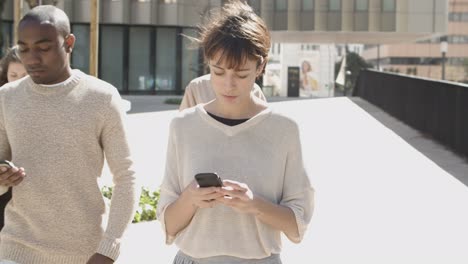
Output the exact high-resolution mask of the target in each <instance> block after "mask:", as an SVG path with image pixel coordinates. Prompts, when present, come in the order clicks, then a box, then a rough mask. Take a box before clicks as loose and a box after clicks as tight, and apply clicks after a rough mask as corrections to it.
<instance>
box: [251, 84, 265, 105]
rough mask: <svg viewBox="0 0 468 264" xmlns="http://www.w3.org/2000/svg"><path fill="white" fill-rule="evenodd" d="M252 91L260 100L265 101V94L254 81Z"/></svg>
mask: <svg viewBox="0 0 468 264" xmlns="http://www.w3.org/2000/svg"><path fill="white" fill-rule="evenodd" d="M252 92H253V94H254V95H255V96H256V97H258V98H260V99H261V100H262V101H265V102H267V99H266V97H265V95H264V94H263V91H262V89H260V86H258V84H256V83H254V88H253V91H252Z"/></svg>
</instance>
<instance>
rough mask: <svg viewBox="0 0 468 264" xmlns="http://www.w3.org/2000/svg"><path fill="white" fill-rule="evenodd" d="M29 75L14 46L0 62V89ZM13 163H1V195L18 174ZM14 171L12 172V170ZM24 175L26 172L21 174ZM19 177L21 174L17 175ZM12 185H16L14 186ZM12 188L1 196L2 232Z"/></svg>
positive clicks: (0, 228)
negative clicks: (3, 184) (12, 176)
mask: <svg viewBox="0 0 468 264" xmlns="http://www.w3.org/2000/svg"><path fill="white" fill-rule="evenodd" d="M26 75H27V72H26V69H25V68H24V65H23V63H21V60H20V59H19V56H18V47H17V46H14V47H13V48H11V49H10V50H8V51H7V53H6V55H5V56H4V57H3V58H2V59H1V60H0V87H2V86H3V85H4V84H6V83H9V82H13V81H16V80H18V79H21V78H23V77H24V76H26ZM10 165H12V163H9V162H8V161H0V193H3V192H2V191H1V188H6V187H1V185H2V182H3V181H6V180H7V177H8V179H10V178H9V176H8V175H10V173H11V174H12V175H15V173H16V172H18V170H17V169H18V168H14V166H13V168H14V169H12V167H11V166H10ZM10 169H12V170H10ZM21 173H24V172H20V174H21ZM16 175H17V176H18V175H19V174H16ZM11 179H16V178H11ZM18 180H19V181H18V182H15V181H13V182H15V183H16V184H18V183H19V182H20V181H21V180H22V177H19V178H18ZM13 182H12V185H15V184H13ZM11 195H12V191H11V187H10V188H9V189H8V191H7V192H6V193H4V194H2V195H0V230H2V229H3V225H4V223H5V222H4V220H5V219H4V213H5V207H6V205H7V204H8V202H9V201H10V200H11Z"/></svg>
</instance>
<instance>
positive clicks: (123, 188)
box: [97, 91, 139, 260]
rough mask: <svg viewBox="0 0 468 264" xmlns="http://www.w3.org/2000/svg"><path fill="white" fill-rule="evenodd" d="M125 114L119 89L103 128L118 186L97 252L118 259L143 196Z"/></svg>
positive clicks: (104, 147)
mask: <svg viewBox="0 0 468 264" xmlns="http://www.w3.org/2000/svg"><path fill="white" fill-rule="evenodd" d="M125 117H126V114H125V112H124V111H123V109H122V102H121V98H120V95H119V94H118V93H117V92H116V91H115V92H114V93H113V95H112V99H111V102H110V106H109V108H108V109H107V113H106V114H105V115H104V127H103V130H102V132H101V144H102V147H103V149H104V153H105V156H106V160H107V163H108V164H109V169H110V171H111V173H112V176H113V183H114V190H113V194H112V199H111V205H110V212H109V219H108V224H107V228H106V231H105V233H104V235H103V237H102V239H101V242H100V244H99V246H98V249H97V253H99V254H102V255H104V256H107V257H109V258H111V259H114V260H115V259H117V257H118V256H119V253H120V241H121V238H122V236H123V234H124V232H125V230H126V229H127V227H128V226H129V224H130V223H131V220H132V218H133V216H134V213H135V210H136V206H137V202H138V197H139V191H137V184H136V178H135V171H134V163H133V160H132V157H131V153H130V146H129V142H128V139H127V133H126V129H125Z"/></svg>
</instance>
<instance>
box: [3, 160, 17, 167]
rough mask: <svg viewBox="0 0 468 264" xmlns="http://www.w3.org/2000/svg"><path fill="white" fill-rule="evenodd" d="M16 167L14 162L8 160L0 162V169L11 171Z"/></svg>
mask: <svg viewBox="0 0 468 264" xmlns="http://www.w3.org/2000/svg"><path fill="white" fill-rule="evenodd" d="M14 166H15V165H13V162H11V161H8V160H0V167H7V168H9V169H11V168H13V167H14Z"/></svg>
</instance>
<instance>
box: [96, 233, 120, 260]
mask: <svg viewBox="0 0 468 264" xmlns="http://www.w3.org/2000/svg"><path fill="white" fill-rule="evenodd" d="M97 253H99V254H101V255H104V256H106V257H108V258H111V259H113V260H114V261H115V260H117V258H118V257H119V255H120V241H119V240H118V239H110V238H106V237H104V238H103V239H102V240H101V243H99V247H98V250H97Z"/></svg>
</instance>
